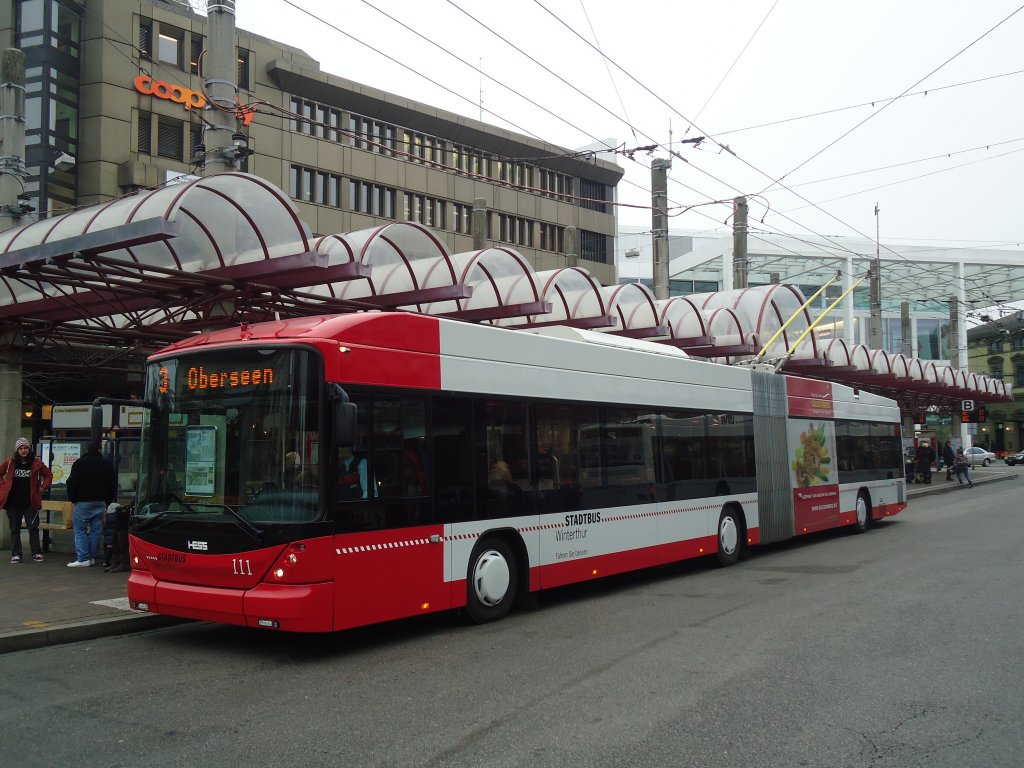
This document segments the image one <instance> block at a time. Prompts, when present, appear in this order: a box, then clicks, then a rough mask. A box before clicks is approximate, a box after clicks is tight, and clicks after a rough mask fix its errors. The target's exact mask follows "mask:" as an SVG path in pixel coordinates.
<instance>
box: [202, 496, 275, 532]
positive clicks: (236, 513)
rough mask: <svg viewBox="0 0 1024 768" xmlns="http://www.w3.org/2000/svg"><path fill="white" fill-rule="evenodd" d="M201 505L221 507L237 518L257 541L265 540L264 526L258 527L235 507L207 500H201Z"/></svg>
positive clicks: (241, 525) (239, 523) (244, 529)
mask: <svg viewBox="0 0 1024 768" xmlns="http://www.w3.org/2000/svg"><path fill="white" fill-rule="evenodd" d="M201 506H204V507H220V508H221V510H222V511H223V512H224V513H225V514H227V515H230V516H231V517H233V518H235V520H236V521H237V522H238V526H239V527H240V528H241V529H242V530H243V531H245V532H246V533H248V534H249V535H250V536H251V537H252V538H254V539H256V541H262V540H263V529H262V528H257V527H256V526H255V525H253V524H252V523H250V522H249V521H248V520H246V519H245V518H244V517H243V516H242V513H241V512H239V511H238V510H237V509H235V508H234V507H230V506H228V505H227V504H217V503H214V502H206V501H204V502H201Z"/></svg>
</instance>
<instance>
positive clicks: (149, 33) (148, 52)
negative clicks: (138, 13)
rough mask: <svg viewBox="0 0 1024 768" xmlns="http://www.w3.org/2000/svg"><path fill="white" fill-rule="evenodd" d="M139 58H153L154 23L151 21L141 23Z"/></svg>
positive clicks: (146, 20) (143, 20)
mask: <svg viewBox="0 0 1024 768" xmlns="http://www.w3.org/2000/svg"><path fill="white" fill-rule="evenodd" d="M139 56H141V57H142V58H144V59H151V58H153V22H151V21H150V20H149V19H141V20H140V21H139Z"/></svg>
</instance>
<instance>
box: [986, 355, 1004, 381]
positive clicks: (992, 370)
mask: <svg viewBox="0 0 1024 768" xmlns="http://www.w3.org/2000/svg"><path fill="white" fill-rule="evenodd" d="M988 369H989V374H988V375H989V376H991V377H992V378H993V379H998V380H999V381H1002V380H1003V361H1002V360H989V361H988Z"/></svg>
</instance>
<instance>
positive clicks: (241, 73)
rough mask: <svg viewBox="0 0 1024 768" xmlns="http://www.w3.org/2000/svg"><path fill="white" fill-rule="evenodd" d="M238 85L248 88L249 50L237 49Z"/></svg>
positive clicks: (244, 89) (246, 89) (244, 88)
mask: <svg viewBox="0 0 1024 768" xmlns="http://www.w3.org/2000/svg"><path fill="white" fill-rule="evenodd" d="M238 87H239V88H241V89H242V90H243V91H248V90H249V51H247V50H245V49H243V48H239V49H238Z"/></svg>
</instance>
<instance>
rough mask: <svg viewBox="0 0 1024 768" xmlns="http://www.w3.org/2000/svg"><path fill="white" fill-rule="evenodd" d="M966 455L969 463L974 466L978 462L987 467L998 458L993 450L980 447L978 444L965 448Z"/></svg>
mask: <svg viewBox="0 0 1024 768" xmlns="http://www.w3.org/2000/svg"><path fill="white" fill-rule="evenodd" d="M964 456H966V457H967V463H968V464H970V465H971V466H972V467H973V466H976V465H978V464H981V466H983V467H987V466H988V465H989V464H991V463H992V462H993V461H995V460H996V455H995V454H994V453H992V451H986V450H985V449H984V448H979V447H978V446H976V445H972V446H971V447H970V448H967V449H965V450H964Z"/></svg>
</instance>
